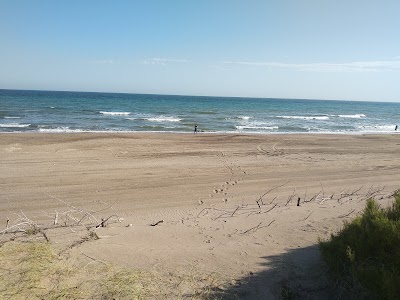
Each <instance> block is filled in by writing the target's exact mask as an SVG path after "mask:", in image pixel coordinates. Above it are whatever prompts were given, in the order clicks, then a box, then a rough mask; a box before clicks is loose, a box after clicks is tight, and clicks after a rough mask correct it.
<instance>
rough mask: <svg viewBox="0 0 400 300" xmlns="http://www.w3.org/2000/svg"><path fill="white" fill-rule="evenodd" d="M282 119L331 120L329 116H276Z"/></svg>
mask: <svg viewBox="0 0 400 300" xmlns="http://www.w3.org/2000/svg"><path fill="white" fill-rule="evenodd" d="M276 117H277V118H282V119H300V120H329V117H328V116H276Z"/></svg>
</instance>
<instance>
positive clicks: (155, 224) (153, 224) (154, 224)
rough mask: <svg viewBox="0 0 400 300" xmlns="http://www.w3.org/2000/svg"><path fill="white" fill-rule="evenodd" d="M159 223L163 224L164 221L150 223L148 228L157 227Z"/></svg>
mask: <svg viewBox="0 0 400 300" xmlns="http://www.w3.org/2000/svg"><path fill="white" fill-rule="evenodd" d="M161 223H164V220H160V221H158V222H155V223H152V224H150V226H157V225H159V224H161Z"/></svg>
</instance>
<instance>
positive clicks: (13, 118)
mask: <svg viewBox="0 0 400 300" xmlns="http://www.w3.org/2000/svg"><path fill="white" fill-rule="evenodd" d="M4 119H21V117H8V116H6V117H4Z"/></svg>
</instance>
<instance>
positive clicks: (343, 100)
mask: <svg viewBox="0 0 400 300" xmlns="http://www.w3.org/2000/svg"><path fill="white" fill-rule="evenodd" d="M2 90H4V91H26V92H61V93H62V92H67V93H92V94H125V95H153V96H177V97H209V98H239V99H260V100H262V99H265V100H268V99H275V100H305V101H342V102H373V103H400V101H389V100H384V101H377V100H351V99H327V98H325V99H319V98H291V97H290V98H285V97H254V96H252V97H249V96H215V95H186V94H155V93H139V92H135V93H133V92H104V91H101V92H99V91H76V90H47V89H45V90H42V89H7V88H0V91H2Z"/></svg>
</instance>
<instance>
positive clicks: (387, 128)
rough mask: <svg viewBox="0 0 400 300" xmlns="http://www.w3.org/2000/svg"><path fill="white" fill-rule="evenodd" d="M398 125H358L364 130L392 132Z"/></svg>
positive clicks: (358, 127)
mask: <svg viewBox="0 0 400 300" xmlns="http://www.w3.org/2000/svg"><path fill="white" fill-rule="evenodd" d="M395 128H396V125H364V126H357V129H359V130H360V131H363V132H392V131H394V130H395Z"/></svg>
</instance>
